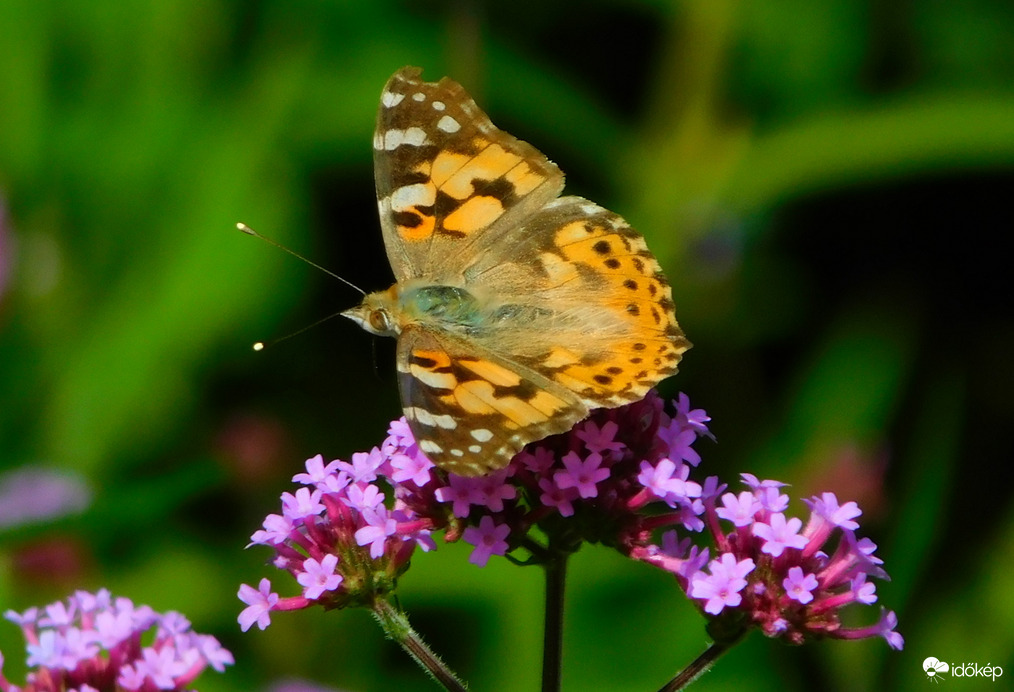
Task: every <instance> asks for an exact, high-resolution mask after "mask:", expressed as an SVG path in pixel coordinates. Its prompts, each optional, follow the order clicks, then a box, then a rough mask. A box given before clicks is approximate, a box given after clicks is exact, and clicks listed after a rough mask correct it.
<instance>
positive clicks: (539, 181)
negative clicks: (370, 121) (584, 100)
mask: <svg viewBox="0 0 1014 692" xmlns="http://www.w3.org/2000/svg"><path fill="white" fill-rule="evenodd" d="M419 74H420V70H419V69H418V68H414V67H406V68H403V69H401V70H399V71H398V72H397V73H395V75H394V76H393V77H391V79H390V80H388V82H387V85H386V86H385V87H384V91H383V93H382V94H381V99H380V110H379V112H378V115H377V129H376V133H375V135H374V141H373V151H374V169H375V175H376V185H377V199H378V204H379V208H380V223H381V227H382V228H383V232H384V243H385V245H386V247H387V255H388V259H389V260H390V262H391V268H392V269H393V270H394V275H395V278H396V279H398V280H403V279H406V278H410V277H419V276H434V275H443V274H448V273H452V274H453V273H454V269H455V268H459V269H460V266H458V258H459V257H461V255H462V253H463V249H464V248H466V247H473V246H474V247H475V248H476V249H474V250H473V251H472V252H480V251H481V249H480V248H481V246H482V245H483V243H484V242H486V241H487V238H484V236H486V232H487V230H489V229H491V227H492V226H494V225H497V226H498V227H499V228H510V227H512V226H513V225H515V224H516V223H517V222H518V221H519V220H521V219H523V218H524V217H525V216H526V215H528V214H531V213H534V212H536V211H538V210H539V209H540V208H542V206H543V205H545V204H546V203H547V202H549V201H550V200H551V199H553V198H554V197H556V196H557V195H559V194H560V191H561V190H562V189H563V174H562V173H561V172H560V169H559V168H557V167H556V165H555V164H553V163H551V162H550V161H549V160H548V159H547V158H546V157H545V156H543V155H542V154H541V153H539V151H538V150H537V149H535V147H533V146H531V145H530V144H528V143H526V142H522V141H521V140H519V139H516V138H515V137H512V136H511V135H509V134H507V133H506V132H503V131H501V130H498V129H497V128H496V127H494V126H493V123H491V122H490V120H489V118H488V117H487V116H486V114H485V113H483V112H482V111H481V110H479V107H478V106H476V105H475V102H474V101H473V100H472V98H471V97H470V96H469V95H468V94H467V93H466V92H465V90H464V89H463V88H462V87H461V85H460V84H458V83H456V82H454V81H452V80H450V79H447V78H446V77H445V78H443V79H441V80H440V81H439V82H423V81H420V79H419ZM493 235H496V231H495V230H493Z"/></svg>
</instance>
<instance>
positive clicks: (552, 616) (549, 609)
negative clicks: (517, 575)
mask: <svg viewBox="0 0 1014 692" xmlns="http://www.w3.org/2000/svg"><path fill="white" fill-rule="evenodd" d="M567 557H568V556H567V554H566V553H558V554H556V555H554V556H553V557H552V558H551V559H550V560H548V561H547V562H546V563H545V570H546V615H545V617H546V619H545V624H544V628H543V640H542V692H559V690H560V675H561V671H562V667H563V598H564V585H565V582H566V579H567Z"/></svg>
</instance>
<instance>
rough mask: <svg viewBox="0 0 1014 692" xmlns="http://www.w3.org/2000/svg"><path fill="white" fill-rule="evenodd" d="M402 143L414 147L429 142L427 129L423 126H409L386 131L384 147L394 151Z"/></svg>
mask: <svg viewBox="0 0 1014 692" xmlns="http://www.w3.org/2000/svg"><path fill="white" fill-rule="evenodd" d="M402 144H408V145H409V146H413V147H421V146H422V145H424V144H429V139H428V138H427V137H426V131H425V130H423V129H422V128H421V127H409V128H406V129H404V130H388V131H387V132H386V133H384V149H387V150H388V151H394V150H395V149H397V148H398V147H400V146H401V145H402Z"/></svg>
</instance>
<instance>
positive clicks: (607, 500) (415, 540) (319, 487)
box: [239, 392, 709, 630]
mask: <svg viewBox="0 0 1014 692" xmlns="http://www.w3.org/2000/svg"><path fill="white" fill-rule="evenodd" d="M675 408H676V410H675V414H674V415H669V414H667V413H666V412H665V411H664V407H663V402H662V400H661V398H659V397H658V395H657V394H655V393H654V392H652V393H651V394H650V395H649V396H648V397H646V398H645V399H643V400H642V401H639V402H636V403H633V404H630V405H628V406H623V407H620V408H616V409H609V410H606V409H599V410H597V411H595V412H593V413H592V415H591V416H590V417H589V418H588V419H586V420H585V421H583V422H581V423H579V424H578V425H577V426H576V427H575V428H574V429H573V430H571V431H570V432H568V433H566V434H563V435H555V436H553V437H549V438H546V439H544V440H541V441H539V442H536V443H534V444H531V445H529V446H528V447H526V448H525V449H524V450H523V451H522V452H521V453H520V454H518V455H517V456H516V457H515V458H514V460H513V461H512V462H511V464H510V465H509V466H508V467H507V468H504V469H502V470H500V471H498V472H495V473H491V474H488V475H486V476H483V477H481V478H465V477H461V476H456V475H454V474H446V473H443V472H442V471H439V470H438V469H436V468H435V467H434V466H433V464H432V463H430V462H429V460H428V459H427V458H426V457H425V455H423V454H422V453H421V452H420V451H419V449H418V447H417V446H416V444H415V440H414V439H413V437H412V433H411V431H410V430H409V428H408V425H407V424H406V423H405V420H404V419H401V420H397V421H394V422H393V423H391V427H390V429H389V430H388V437H387V439H385V440H384V441H383V443H381V444H380V446H378V447H375V448H374V449H372V450H370V451H369V452H365V453H358V454H354V455H352V459H351V460H350V461H348V462H346V461H342V460H335V461H331V462H329V463H325V460H324V458H323V457H322V456H320V455H318V456H315V457H313V458H312V459H309V460H307V462H306V472H305V473H300V474H297V475H296V476H295V477H294V478H293V481H294V482H296V483H299V484H301V485H302V486H303V487H301V488H299V489H297V490H296V491H294V492H286V493H284V494H283V495H282V508H281V512H280V514H271V515H269V516H268V517H267V518H265V520H264V523H263V528H262V529H261V530H259V531H257V532H256V533H254V535H253V536H252V538H251V541H252V543H251V544H252V545H253V544H256V545H264V546H268V547H269V548H271V549H272V550H273V551H274V553H275V554H274V558H273V559H272V564H273V565H274V566H275V567H277V568H279V569H282V570H285V571H287V572H288V573H289V574H290V575H291V576H292V577H293V578H294V579H295V581H296V583H297V584H298V586H299V587H300V593H299V595H296V596H287V597H282V596H280V595H278V594H277V593H275V592H274V591H273V590H272V587H271V584H270V582H268V581H267V580H263V581H262V582H261V583H260V586H259V587H258V588H257V589H255V588H253V587H251V586H247V585H244V586H243V587H242V588H241V589H240V592H239V597H240V599H241V600H242V601H243V602H244V603H246V604H247V606H248V607H247V608H246V609H245V610H244V611H243V613H242V614H241V616H240V624H241V626H242V627H243V629H244V630H246V629H249V628H250V627H252V626H253V625H254V624H257V625H258V626H259V627H261V628H264V627H266V626H267V625H268V623H269V622H270V613H272V612H275V611H280V610H293V609H298V608H305V607H308V606H311V605H321V606H323V607H325V608H340V607H346V606H349V605H366V604H369V603H371V602H372V600H373V599H375V598H377V597H380V596H383V595H384V594H387V593H389V592H390V591H392V590H393V589H394V588H395V585H396V582H397V578H398V576H399V575H400V574H401V573H402V572H403V571H404V569H405V568H406V566H407V564H408V560H409V558H410V557H411V556H412V554H413V552H414V551H415V550H416V548H420V549H422V550H431V549H433V548H435V547H436V543H435V542H434V540H433V537H432V536H433V534H435V533H439V532H442V533H443V537H444V540H446V541H457V540H461V539H463V540H464V541H465V542H466V543H470V544H472V545H474V546H475V548H474V550H473V552H472V556H471V559H470V561H471V562H473V563H474V564H476V565H478V566H480V567H481V566H484V565H485V564H486V563H487V562H488V560H489V559H490V558H491V557H492V556H494V555H510V554H511V553H512V552H513V551H515V550H517V549H518V548H519V547H521V546H523V547H524V548H525V549H526V550H528V551H529V552H532V551H535V552H538V551H539V550H546V549H552V550H565V551H568V552H569V551H572V550H576V549H577V547H578V546H579V545H580V543H581V542H582V541H590V542H602V543H606V544H608V545H613V546H616V547H617V548H620V549H622V550H624V551H625V552H626V551H628V550H629V549H630V548H632V547H633V546H635V545H640V544H643V543H644V542H645V541H646V540H647V539H648V538H650V536H651V533H652V531H653V530H654V529H655V528H656V527H658V526H662V525H679V526H686V527H689V526H691V525H697V526H700V525H703V524H702V522H701V520H700V519H699V518H697V515H699V514H700V513H701V512H703V505H701V503H700V500H699V499H697V498H698V496H699V495H700V492H701V487H700V486H699V485H698V484H696V483H694V482H693V481H690V480H688V476H689V473H690V465H689V463H688V462H690V463H698V462H699V461H700V457H699V456H698V455H697V454H696V452H694V451H693V449H692V447H691V445H692V444H693V442H694V441H695V440H696V439H697V437H698V436H699V435H706V434H709V433H708V431H707V427H706V422H707V420H708V418H707V415H706V414H705V413H704V412H703V411H700V410H697V411H692V410H691V409H690V408H689V400H688V399H687V398H686V397H685V396H682V397H681V399H680V401H679V402H678V403H677V404H676V407H675ZM649 505H650V507H649ZM660 510H666V512H665V513H662V512H660ZM536 528H537V529H539V533H540V534H541V535H542V536H548V537H549V542H548V544H545V545H541V544H539V543H537V542H536V541H535V539H534V538H533V529H536ZM540 546H541V547H540ZM328 556H330V557H329V559H328V561H327V564H326V565H325V562H324V561H325V559H326V558H328ZM534 559H535V561H537V560H538V556H534Z"/></svg>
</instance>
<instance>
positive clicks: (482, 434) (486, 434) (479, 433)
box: [472, 428, 493, 442]
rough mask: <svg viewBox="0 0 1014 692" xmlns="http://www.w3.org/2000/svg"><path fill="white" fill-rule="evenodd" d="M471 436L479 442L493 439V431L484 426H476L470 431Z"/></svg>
mask: <svg viewBox="0 0 1014 692" xmlns="http://www.w3.org/2000/svg"><path fill="white" fill-rule="evenodd" d="M472 437H474V438H475V439H477V440H478V441H479V442H489V441H490V440H492V439H493V433H492V432H491V431H489V430H487V429H486V428H476V429H475V430H473V431H472Z"/></svg>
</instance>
